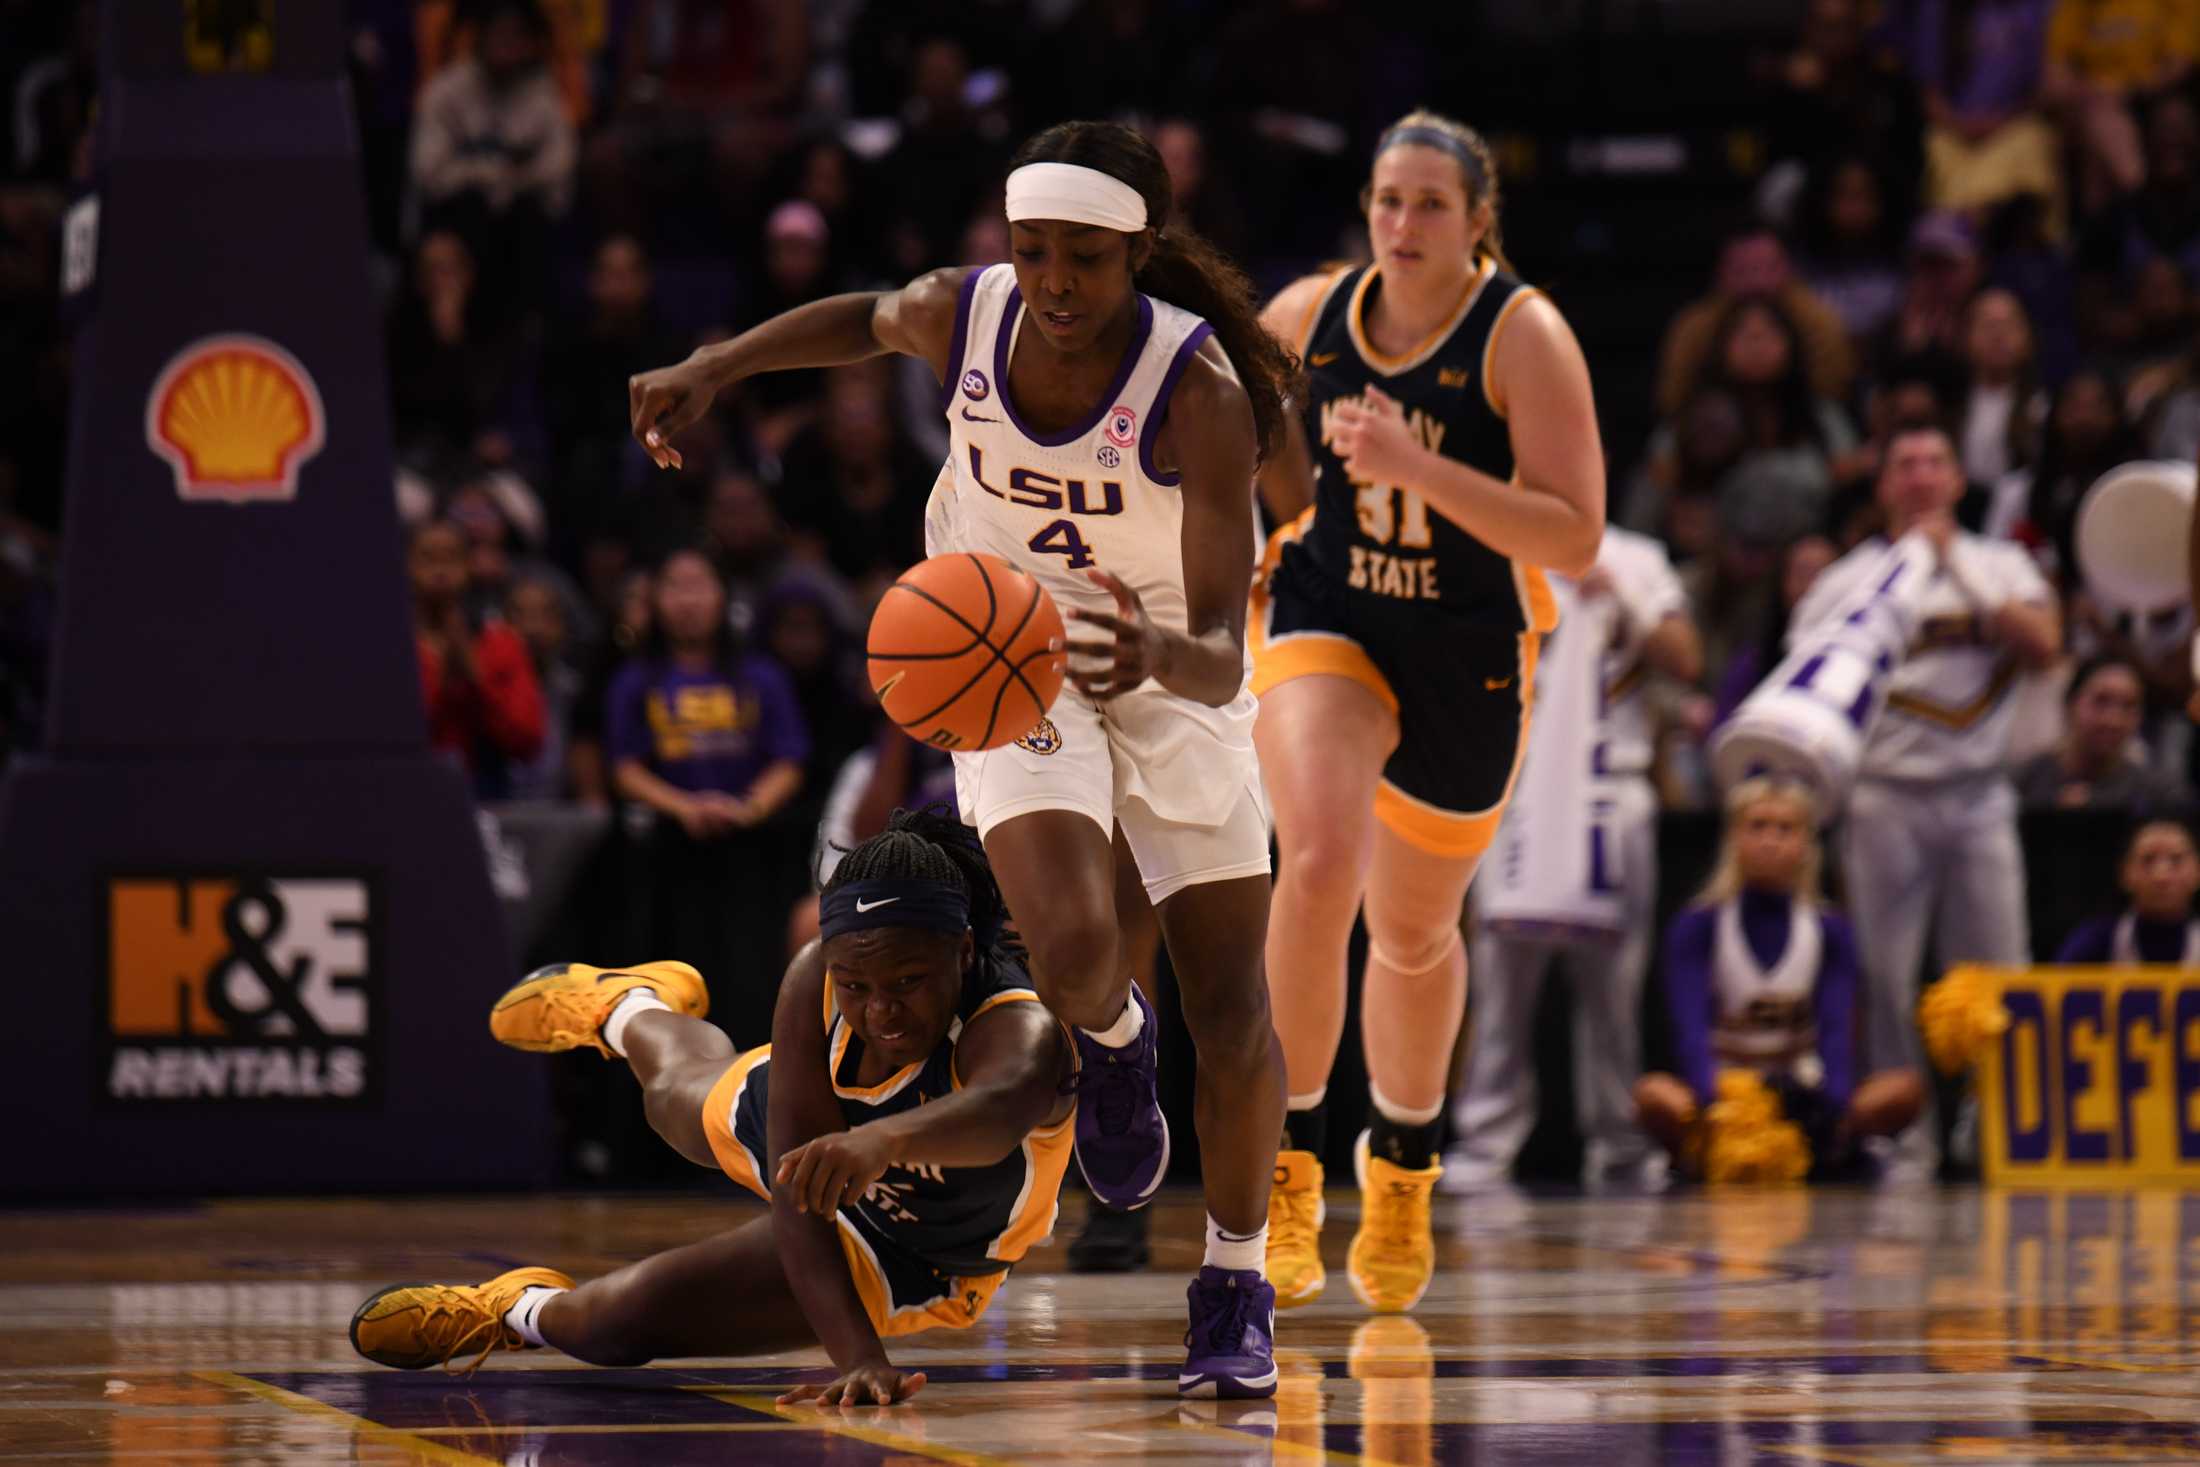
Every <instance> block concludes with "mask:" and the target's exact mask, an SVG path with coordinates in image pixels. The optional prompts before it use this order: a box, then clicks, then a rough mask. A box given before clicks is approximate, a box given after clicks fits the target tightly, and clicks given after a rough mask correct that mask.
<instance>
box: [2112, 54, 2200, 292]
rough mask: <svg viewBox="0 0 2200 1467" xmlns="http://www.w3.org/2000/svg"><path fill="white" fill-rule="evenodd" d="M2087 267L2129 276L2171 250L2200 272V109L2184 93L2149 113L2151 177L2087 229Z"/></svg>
mask: <svg viewBox="0 0 2200 1467" xmlns="http://www.w3.org/2000/svg"><path fill="white" fill-rule="evenodd" d="M2085 254H2086V261H2087V265H2088V268H2090V269H2093V270H2097V271H2100V272H2103V273H2105V274H2107V275H2109V276H2111V277H2121V278H2126V279H2128V278H2129V277H2130V276H2131V275H2133V274H2134V273H2135V272H2136V271H2137V270H2138V269H2139V267H2140V266H2141V265H2143V264H2145V263H2146V262H2147V261H2148V260H2151V259H2153V258H2155V257H2156V256H2158V255H2167V256H2169V257H2170V258H2171V259H2173V260H2175V261H2176V262H2177V263H2178V264H2179V265H2180V266H2182V267H2183V269H2184V271H2185V274H2186V276H2187V277H2188V278H2189V277H2191V276H2192V274H2193V273H2194V272H2195V271H2200V108H2196V107H2195V106H2194V104H2193V100H2192V98H2191V97H2189V96H2187V95H2185V94H2184V93H2182V92H2171V93H2169V94H2167V95H2166V96H2163V97H2161V98H2159V99H2157V100H2156V101H2155V102H2154V104H2153V105H2152V107H2150V108H2149V109H2148V113H2147V127H2146V181H2145V182H2144V184H2142V185H2140V186H2139V187H2137V188H2136V189H2134V190H2132V191H2130V192H2127V193H2125V194H2123V195H2121V196H2119V197H2118V198H2116V199H2115V200H2114V201H2113V202H2111V203H2110V204H2109V206H2108V207H2106V208H2104V209H2103V210H2102V211H2101V213H2100V216H2099V217H2098V218H2097V219H2096V220H2095V221H2094V223H2093V224H2092V225H2091V226H2090V227H2089V228H2088V229H2087V231H2086V238H2085Z"/></svg>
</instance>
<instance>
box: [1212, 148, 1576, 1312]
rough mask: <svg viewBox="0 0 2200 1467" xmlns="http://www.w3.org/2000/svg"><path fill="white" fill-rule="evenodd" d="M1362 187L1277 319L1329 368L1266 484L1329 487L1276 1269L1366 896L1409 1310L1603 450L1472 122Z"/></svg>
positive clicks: (1313, 1236) (1274, 699)
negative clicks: (1482, 912)
mask: <svg viewBox="0 0 2200 1467" xmlns="http://www.w3.org/2000/svg"><path fill="white" fill-rule="evenodd" d="M1362 202H1363V204H1364V206H1365V208H1366V211H1367V221H1368V238H1369V242H1370V244H1371V245H1372V247H1373V251H1372V252H1373V263H1371V264H1369V265H1367V266H1365V267H1363V268H1360V269H1348V270H1340V271H1337V272H1334V273H1331V274H1326V275H1320V276H1309V277H1308V278H1306V279H1304V280H1300V281H1298V282H1297V283H1295V284H1293V285H1291V286H1289V287H1287V288H1286V289H1285V290H1284V291H1283V293H1282V294H1281V295H1279V296H1277V297H1276V299H1275V300H1274V301H1273V302H1272V303H1271V304H1270V305H1269V308H1268V311H1267V313H1266V315H1265V317H1264V319H1265V320H1266V321H1267V323H1268V327H1269V329H1270V330H1271V331H1273V332H1275V333H1276V334H1277V335H1278V336H1280V337H1282V338H1283V339H1284V340H1285V342H1286V343H1287V344H1289V345H1291V346H1293V347H1295V348H1296V349H1297V350H1298V351H1299V353H1300V354H1301V355H1302V357H1303V358H1304V360H1305V363H1306V367H1307V371H1308V376H1309V378H1310V380H1311V383H1312V390H1311V392H1310V394H1309V396H1310V401H1308V402H1307V404H1306V411H1305V418H1304V423H1305V429H1306V433H1307V437H1308V439H1309V440H1310V442H1309V444H1308V448H1309V455H1308V459H1301V460H1298V461H1297V462H1296V463H1294V462H1292V461H1291V460H1290V459H1288V458H1285V459H1279V461H1278V462H1277V463H1276V464H1274V465H1272V466H1270V468H1269V469H1268V471H1267V472H1266V473H1265V474H1264V476H1263V479H1264V485H1263V487H1264V488H1265V489H1266V490H1267V491H1268V494H1269V497H1270V499H1271V502H1274V501H1275V500H1278V499H1282V500H1284V501H1286V502H1290V501H1292V500H1294V499H1295V500H1296V501H1297V502H1304V501H1305V500H1306V498H1307V497H1308V495H1309V490H1311V498H1312V501H1313V503H1312V507H1311V508H1310V509H1308V510H1307V512H1306V513H1305V514H1303V515H1301V516H1300V517H1299V519H1298V520H1297V521H1296V522H1294V523H1292V524H1291V525H1288V526H1286V527H1285V528H1284V529H1283V530H1282V531H1281V532H1280V533H1279V534H1278V535H1277V536H1276V538H1275V540H1274V541H1273V542H1272V543H1271V545H1270V547H1269V553H1268V557H1267V564H1266V571H1265V575H1264V577H1263V578H1262V580H1261V582H1260V584H1259V585H1258V586H1257V587H1256V589H1255V593H1254V603H1253V614H1252V617H1251V633H1250V640H1251V643H1252V646H1253V653H1254V659H1255V662H1254V676H1253V686H1254V690H1255V691H1256V692H1257V693H1258V694H1259V695H1260V700H1261V706H1260V717H1259V723H1258V726H1257V730H1256V734H1255V741H1256V743H1257V744H1258V747H1259V751H1260V762H1261V772H1262V774H1263V776H1264V777H1265V779H1266V781H1267V786H1268V790H1269V794H1270V797H1271V798H1272V800H1273V801H1274V805H1275V818H1276V837H1277V842H1278V848H1279V850H1280V852H1281V858H1280V863H1279V866H1278V880H1277V890H1276V898H1275V903H1274V905H1273V907H1272V909H1271V916H1270V920H1269V926H1268V981H1269V987H1270V991H1271V996H1272V998H1271V1001H1272V1003H1273V1005H1274V1009H1275V1015H1276V1029H1277V1032H1278V1034H1279V1035H1280V1036H1281V1038H1282V1041H1283V1049H1284V1062H1285V1066H1286V1069H1287V1071H1288V1076H1289V1081H1290V1088H1291V1100H1290V1106H1291V1109H1290V1113H1289V1114H1288V1116H1287V1118H1286V1135H1285V1139H1284V1150H1283V1152H1282V1155H1281V1156H1280V1157H1279V1158H1278V1162H1277V1171H1276V1176H1277V1184H1276V1188H1275V1191H1274V1193H1273V1194H1272V1200H1271V1202H1270V1205H1269V1234H1268V1248H1269V1252H1268V1266H1269V1275H1270V1279H1271V1281H1272V1282H1273V1283H1274V1285H1275V1288H1276V1294H1277V1302H1278V1303H1279V1304H1291V1303H1303V1302H1305V1301H1306V1300H1308V1299H1311V1298H1313V1297H1314V1295H1315V1294H1316V1293H1318V1292H1319V1291H1320V1289H1321V1287H1322V1283H1323V1275H1322V1266H1321V1255H1320V1253H1319V1251H1318V1248H1317V1243H1318V1237H1317V1229H1318V1226H1319V1217H1320V1199H1321V1171H1320V1166H1319V1162H1318V1157H1319V1155H1320V1151H1321V1130H1322V1099H1323V1096H1324V1095H1325V1094H1326V1093H1327V1089H1328V1082H1329V1069H1330V1064H1331V1062H1332V1061H1333V1060H1334V1058H1335V1055H1336V1049H1337V1041H1338V1039H1339V1037H1340V1035H1341V1033H1342V1030H1343V1027H1344V1010H1345V986H1346V974H1345V948H1346V943H1347V941H1348V939H1349V938H1350V936H1351V932H1352V919H1353V916H1354V914H1355V913H1356V912H1358V910H1359V909H1360V905H1361V901H1362V898H1363V896H1364V897H1365V901H1366V909H1367V930H1368V936H1369V939H1370V941H1369V944H1368V960H1367V975H1366V990H1365V994H1364V996H1363V1001H1362V1021H1361V1022H1362V1027H1363V1030H1364V1032H1365V1035H1366V1041H1367V1064H1368V1075H1369V1080H1370V1089H1371V1090H1372V1092H1373V1093H1372V1096H1371V1100H1372V1107H1373V1120H1372V1129H1371V1131H1370V1133H1369V1134H1368V1135H1367V1136H1365V1137H1362V1138H1361V1141H1360V1144H1359V1146H1358V1149H1357V1152H1356V1156H1357V1161H1358V1171H1359V1173H1360V1182H1361V1186H1362V1187H1363V1189H1365V1194H1366V1195H1365V1198H1364V1206H1363V1208H1362V1212H1361V1224H1360V1231H1359V1234H1358V1236H1357V1237H1355V1238H1354V1240H1353V1244H1352V1252H1351V1275H1352V1283H1353V1287H1354V1289H1355V1290H1356V1291H1357V1292H1358V1293H1359V1295H1360V1297H1361V1299H1362V1300H1363V1301H1364V1302H1365V1303H1367V1304H1368V1305H1369V1306H1370V1307H1373V1308H1377V1309H1405V1308H1409V1307H1410V1306H1411V1305H1412V1304H1413V1303H1414V1301H1415V1300H1417V1299H1419V1298H1420V1296H1421V1292H1422V1290H1423V1289H1424V1288H1426V1287H1427V1285H1428V1279H1429V1274H1430V1271H1431V1269H1432V1267H1433V1264H1434V1257H1435V1254H1434V1248H1433V1245H1432V1243H1431V1241H1430V1237H1429V1224H1428V1202H1429V1194H1430V1191H1431V1189H1432V1188H1433V1187H1434V1186H1435V1182H1436V1178H1437V1175H1438V1172H1439V1170H1440V1168H1439V1166H1438V1164H1437V1161H1436V1156H1435V1146H1436V1139H1437V1127H1438V1115H1439V1113H1440V1111H1441V1109H1442V1106H1443V1100H1444V1083H1445V1078H1446V1075H1447V1072H1448V1070H1449V1066H1450V1058H1451V1051H1452V1045H1453V1041H1454V1040H1455V1039H1456V1038H1457V1036H1458V1031H1459V1022H1460V1019H1461V1016H1462V1014H1463V1013H1464V1011H1465V1004H1466V982H1467V974H1466V954H1465V950H1464V948H1463V947H1462V945H1461V943H1460V938H1459V912H1460V906H1461V904H1462V902H1463V900H1464V899H1465V896H1466V890H1467V883H1468V882H1469V881H1470V880H1471V879H1472V878H1473V876H1474V869H1475V865H1476V863H1477V862H1478V861H1479V860H1480V859H1481V856H1482V852H1483V850H1484V849H1485V848H1487V846H1488V845H1489V843H1490V840H1491V838H1492V837H1493V836H1494V835H1495V834H1496V831H1497V824H1498V818H1499V816H1500V815H1501V814H1502V813H1503V811H1504V806H1505V799H1506V796H1507V795H1508V793H1509V792H1510V791H1511V788H1512V781H1513V776H1514V774H1515V772H1516V771H1517V770H1518V769H1519V767H1520V751H1521V748H1522V745H1523V740H1524V739H1525V737H1526V735H1527V726H1528V710H1529V708H1530V706H1531V699H1532V688H1533V680H1534V676H1535V659H1536V649H1537V645H1538V640H1539V638H1540V637H1541V635H1542V634H1543V633H1545V632H1548V631H1549V630H1551V628H1552V625H1553V624H1554V622H1555V620H1556V608H1555V607H1554V605H1553V603H1552V599H1551V594H1550V590H1549V588H1548V587H1547V586H1546V585H1545V583H1544V579H1543V570H1544V568H1546V567H1547V568H1549V569H1551V570H1554V571H1558V572H1561V573H1564V574H1567V575H1580V574H1582V573H1583V572H1585V571H1586V570H1587V569H1588V568H1589V566H1590V564H1591V562H1592V561H1593V560H1594V559H1595V556H1596V552H1597V544H1598V540H1599V538H1600V537H1601V535H1602V534H1603V530H1604V454H1603V450H1602V448H1601V447H1600V445H1599V443H1598V439H1597V420H1596V410H1595V406H1594V404H1593V403H1592V401H1591V399H1590V392H1589V372H1588V368H1587V366H1586V364H1585V363H1584V362H1583V361H1582V356H1581V350H1580V348H1579V346H1578V345H1576V343H1575V341H1574V337H1573V333H1572V332H1571V331H1570V330H1568V329H1567V326H1566V322H1565V320H1564V319H1563V318H1562V317H1560V315H1559V313H1558V311H1557V310H1556V309H1555V308H1554V307H1553V306H1552V305H1551V303H1550V302H1549V301H1548V300H1546V299H1545V298H1544V297H1543V296H1542V294H1541V293H1540V292H1538V291H1536V290H1533V289H1531V288H1529V287H1528V286H1525V285H1523V284H1521V283H1520V281H1518V280H1517V279H1515V278H1514V277H1513V275H1512V273H1511V271H1510V269H1509V268H1508V267H1507V265H1506V262H1505V258H1504V254H1503V252H1502V249H1501V247H1500V245H1499V240H1498V229H1497V170H1496V167H1495V165H1494V164H1493V163H1492V161H1491V158H1490V153H1489V149H1488V148H1487V146H1485V145H1484V143H1483V141H1482V139H1481V137H1480V136H1479V135H1478V134H1476V133H1475V132H1474V130H1473V129H1471V128H1468V127H1466V126H1463V125H1462V124H1460V123H1457V122H1454V121H1452V120H1450V119H1448V118H1444V117H1438V116H1436V115H1434V114H1432V113H1427V112H1415V113H1412V114H1410V115H1408V116H1406V117H1404V118H1402V119H1400V120H1399V121H1398V122H1397V123H1396V124H1395V125H1393V126H1392V127H1391V128H1390V130H1389V131H1387V132H1386V133H1384V134H1383V137H1382V139H1381V141H1380V142H1379V143H1378V144H1377V145H1376V151H1375V162H1374V168H1373V173H1372V176H1371V178H1370V179H1369V182H1368V187H1367V191H1366V193H1365V195H1364V196H1363V199H1362ZM1309 460H1310V461H1309ZM1294 471H1295V472H1294ZM1309 473H1310V474H1311V479H1312V482H1311V484H1310V485H1309V483H1308V482H1307V476H1308V474H1309ZM1294 479H1295V482H1293V481H1294Z"/></svg>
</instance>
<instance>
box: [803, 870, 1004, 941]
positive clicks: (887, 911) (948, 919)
mask: <svg viewBox="0 0 2200 1467" xmlns="http://www.w3.org/2000/svg"><path fill="white" fill-rule="evenodd" d="M876 927H919V928H923V929H924V930H926V931H929V932H946V933H951V934H956V935H960V934H961V933H963V932H966V931H968V930H969V928H970V898H969V897H967V896H965V895H964V894H963V890H962V888H961V887H959V886H953V885H950V884H949V883H947V882H944V881H926V880H915V879H911V878H908V877H881V878H878V879H876V880H872V881H850V882H847V883H845V884H844V885H841V886H836V887H834V888H833V889H832V890H831V891H828V892H826V893H825V895H824V896H823V897H822V898H821V899H820V900H819V902H818V914H817V935H818V936H819V937H820V938H822V939H825V940H828V941H829V940H831V939H832V938H835V937H838V936H840V935H841V934H842V933H844V932H868V931H870V930H871V929H873V928H876Z"/></svg>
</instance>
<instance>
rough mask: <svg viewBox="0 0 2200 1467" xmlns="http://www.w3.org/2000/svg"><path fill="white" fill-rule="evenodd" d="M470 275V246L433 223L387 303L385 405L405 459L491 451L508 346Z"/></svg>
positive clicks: (509, 363) (507, 391)
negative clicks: (387, 391)
mask: <svg viewBox="0 0 2200 1467" xmlns="http://www.w3.org/2000/svg"><path fill="white" fill-rule="evenodd" d="M475 283H476V275H475V269H474V254H473V251H471V250H469V249H468V248H467V247H466V242H465V241H464V240H462V239H460V238H459V236H458V235H456V234H454V233H451V232H450V231H448V230H437V231H435V232H434V233H431V234H429V235H428V236H427V237H426V238H425V239H423V240H421V242H420V247H419V248H418V249H417V250H416V251H414V253H413V266H412V279H411V281H410V282H409V283H408V285H407V286H406V288H405V289H404V291H403V293H402V294H400V295H399V297H398V299H397V301H396V303H395V305H394V306H393V307H392V309H391V314H390V324H389V353H390V411H391V416H392V418H393V419H394V421H395V426H396V430H397V446H398V452H399V453H400V455H403V456H405V457H407V458H409V459H414V460H427V459H433V458H449V457H456V456H459V455H464V454H478V455H479V456H480V457H484V458H490V457H495V456H496V453H495V448H494V440H495V438H496V437H498V436H500V435H501V433H502V429H503V424H504V422H505V420H506V417H507V412H508V406H509V401H510V397H511V393H512V384H513V374H514V368H515V362H514V357H515V347H514V345H513V342H512V340H511V338H510V337H509V336H508V335H507V334H506V333H505V332H504V331H502V330H501V329H500V328H499V327H498V326H497V325H496V324H495V322H494V321H493V320H492V318H491V317H490V315H489V313H488V312H487V311H486V310H485V308H484V307H483V305H482V303H481V299H480V296H479V294H478V292H477V290H476V288H475Z"/></svg>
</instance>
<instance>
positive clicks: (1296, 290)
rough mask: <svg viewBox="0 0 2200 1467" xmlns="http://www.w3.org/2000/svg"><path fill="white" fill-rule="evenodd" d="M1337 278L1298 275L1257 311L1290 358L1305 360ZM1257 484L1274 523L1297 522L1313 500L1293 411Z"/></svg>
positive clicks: (1309, 462)
mask: <svg viewBox="0 0 2200 1467" xmlns="http://www.w3.org/2000/svg"><path fill="white" fill-rule="evenodd" d="M1340 273H1341V272H1340ZM1336 279H1337V275H1336V274H1328V275H1302V276H1300V277H1299V278H1298V279H1297V280H1294V281H1292V282H1291V283H1290V284H1289V285H1286V286H1285V287H1284V288H1283V289H1282V290H1279V291H1277V292H1276V295H1275V298H1274V299H1273V300H1271V301H1269V302H1268V304H1267V306H1266V307H1265V308H1264V309H1263V310H1262V311H1261V313H1260V324H1261V325H1263V326H1265V327H1267V328H1268V334H1269V335H1271V336H1273V337H1275V338H1276V340H1278V341H1280V342H1282V343H1283V344H1284V345H1285V346H1288V347H1290V348H1291V352H1292V355H1294V356H1297V357H1299V358H1301V359H1303V358H1304V357H1305V355H1306V335H1307V332H1308V331H1309V330H1311V329H1312V327H1313V325H1314V314H1315V312H1316V311H1317V310H1318V309H1319V308H1320V306H1321V303H1322V297H1323V296H1325V295H1327V294H1328V293H1329V288H1330V286H1332V285H1333V284H1335V283H1336ZM1293 406H1294V407H1295V408H1299V409H1303V408H1304V407H1305V406H1306V405H1305V404H1304V403H1296V404H1294V405H1293ZM1255 482H1256V484H1257V485H1258V487H1259V489H1260V498H1261V503H1262V504H1264V505H1266V506H1267V507H1268V514H1269V517H1270V518H1271V519H1272V520H1274V521H1275V522H1276V523H1277V524H1287V523H1289V522H1290V521H1292V520H1295V519H1297V518H1298V517H1299V516H1300V515H1301V514H1303V513H1304V512H1305V510H1306V507H1307V506H1308V505H1310V504H1312V503H1313V502H1314V456H1313V454H1312V453H1311V452H1310V451H1309V450H1308V447H1307V442H1306V423H1305V420H1304V419H1303V418H1301V417H1300V416H1298V414H1297V413H1295V412H1294V413H1293V415H1292V416H1291V417H1289V418H1288V419H1286V420H1285V422H1284V425H1283V441H1282V442H1280V443H1278V444H1277V445H1276V451H1275V452H1274V453H1272V454H1270V455H1269V456H1268V457H1267V458H1265V459H1263V460H1262V461H1261V465H1260V476H1259V478H1258V479H1257V480H1256V481H1255Z"/></svg>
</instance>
